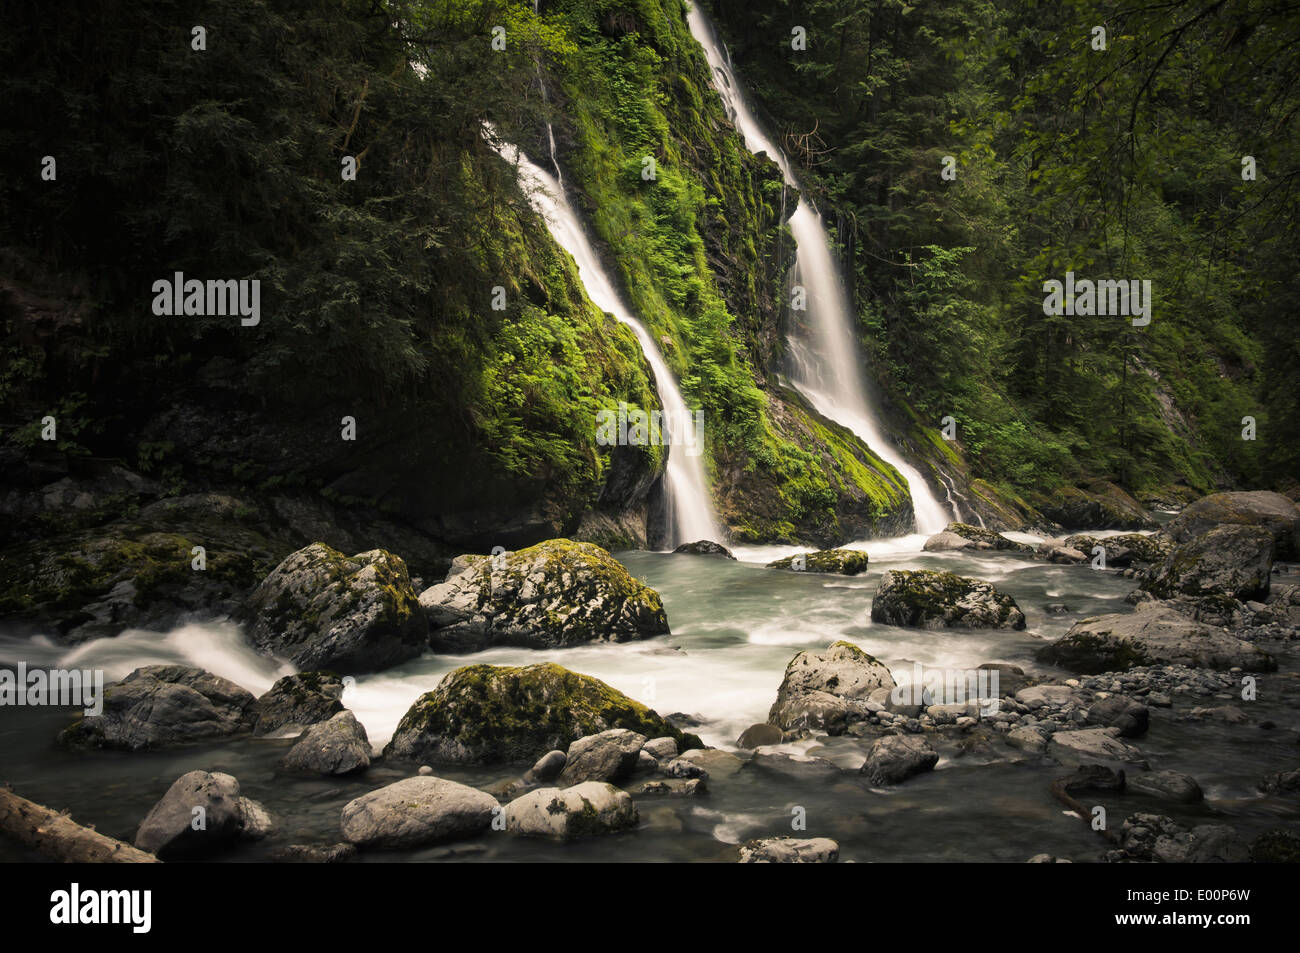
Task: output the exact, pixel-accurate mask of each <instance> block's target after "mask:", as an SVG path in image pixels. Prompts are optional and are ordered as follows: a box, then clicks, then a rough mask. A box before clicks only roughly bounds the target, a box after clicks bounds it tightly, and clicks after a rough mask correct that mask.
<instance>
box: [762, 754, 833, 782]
mask: <svg viewBox="0 0 1300 953" xmlns="http://www.w3.org/2000/svg"><path fill="white" fill-rule="evenodd" d="M751 769H752V770H758V771H762V772H764V773H765V774H774V775H778V776H779V777H782V778H787V779H789V780H791V781H798V782H803V783H812V784H825V783H828V782H831V781H834V780H836V779H838V778H839V777H840V775H841V773H842V772H841V771H840V769H839V767H838V766H837V765H835V764H834V763H833V762H831V761H827V760H826V759H824V758H794V757H791V756H790V755H788V754H785V753H783V752H780V751H760V752H758V753H757V754H756V755H754V757H752V758H751V759H750V760H749V762H748V764H747V766H746V770H751Z"/></svg>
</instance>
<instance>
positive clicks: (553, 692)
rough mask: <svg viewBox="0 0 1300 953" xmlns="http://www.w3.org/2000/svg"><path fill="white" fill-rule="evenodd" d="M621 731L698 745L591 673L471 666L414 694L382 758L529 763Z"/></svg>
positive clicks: (685, 745) (555, 668)
mask: <svg viewBox="0 0 1300 953" xmlns="http://www.w3.org/2000/svg"><path fill="white" fill-rule="evenodd" d="M611 728H626V729H628V730H629V731H634V732H637V733H638V734H641V735H643V736H645V737H648V738H659V737H663V736H668V737H672V738H674V739H676V740H677V742H678V744H679V745H680V746H681V747H683V748H697V747H703V745H702V744H701V743H700V740H699V739H698V738H697V737H695V736H694V735H684V734H682V732H681V731H679V730H678V729H677V728H675V727H673V725H671V724H669V723H668V722H667V721H666V720H664V719H663V718H660V717H659V715H658V714H656V713H655V712H654V711H652V710H651V709H649V708H647V707H646V706H645V705H642V704H641V703H640V702H638V701H634V700H633V699H631V698H629V697H628V696H626V695H624V694H623V693H622V692H620V691H617V690H615V689H613V688H610V687H609V686H608V685H606V684H605V683H604V682H602V681H600V680H599V679H597V678H592V677H591V676H590V675H580V674H578V673H576V672H571V671H569V670H568V669H565V668H561V667H560V666H558V665H555V664H553V663H543V664H538V665H529V666H526V667H523V668H515V667H511V666H500V665H470V666H466V667H465V668H458V669H456V670H455V671H454V672H451V673H450V674H448V675H447V676H445V677H444V678H443V680H442V682H441V683H440V684H439V685H438V687H437V688H435V689H434V690H433V691H431V692H427V693H426V694H424V695H422V696H420V698H419V699H417V700H416V702H415V704H414V705H412V706H411V709H410V710H409V711H408V712H407V713H406V715H405V716H403V718H402V720H401V722H399V723H398V726H397V730H396V731H395V732H394V733H393V738H392V740H391V741H390V742H389V743H388V746H387V747H386V748H385V749H384V756H385V757H389V758H396V759H401V760H409V761H426V760H427V761H448V762H458V763H490V762H498V761H525V762H527V761H532V760H534V759H536V758H538V757H540V756H541V755H542V754H544V753H545V752H547V751H551V750H554V749H561V750H567V749H568V747H569V745H571V744H572V743H573V742H574V741H576V740H578V739H579V738H584V737H586V736H587V735H595V734H599V733H600V732H602V731H608V730H610V729H611Z"/></svg>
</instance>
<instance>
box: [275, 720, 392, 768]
mask: <svg viewBox="0 0 1300 953" xmlns="http://www.w3.org/2000/svg"><path fill="white" fill-rule="evenodd" d="M282 763H283V765H284V767H285V768H286V769H287V770H289V771H301V772H303V773H306V774H326V775H337V774H352V773H353V772H355V771H364V770H365V769H366V768H368V767H370V739H369V738H367V737H366V729H365V728H364V727H362V725H361V722H359V721H357V719H356V716H354V715H353V714H352V712H350V711H341V712H339V713H338V714H336V715H335V716H334V717H333V718H331V719H330V720H329V721H323V722H321V723H320V724H318V725H312V726H311V727H310V728H308V729H307V730H306V731H305V732H303V734H302V737H300V738H299V739H298V743H297V744H295V745H294V746H293V747H292V748H290V749H289V753H288V754H286V755H285V756H284V761H283V762H282Z"/></svg>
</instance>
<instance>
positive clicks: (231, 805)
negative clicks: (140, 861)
mask: <svg viewBox="0 0 1300 953" xmlns="http://www.w3.org/2000/svg"><path fill="white" fill-rule="evenodd" d="M270 825H271V821H270V816H269V815H268V814H267V813H266V810H265V809H264V808H263V807H262V806H261V805H260V804H258V803H257V802H256V801H251V800H249V799H248V798H246V797H242V796H241V795H240V791H239V782H238V781H237V780H235V778H234V777H232V776H231V775H229V774H221V773H211V774H210V773H208V772H207V771H191V772H189V773H188V774H184V775H181V777H179V778H177V779H176V781H175V782H174V783H173V784H172V786H171V787H170V788H168V789H167V793H166V794H164V795H163V797H162V799H161V800H160V801H159V802H158V803H157V804H155V805H154V806H153V808H152V809H151V810H150V811H149V813H148V815H146V817H145V819H144V820H143V821H142V822H141V823H140V828H139V830H138V831H137V832H136V835H135V846H136V847H138V848H140V849H141V850H144V851H149V852H150V853H152V854H156V855H157V856H158V857H159V858H160V859H162V860H175V859H185V858H193V857H200V856H204V855H208V854H212V853H214V852H216V851H219V850H222V849H224V848H227V847H230V846H231V845H233V844H234V843H235V842H236V841H238V840H241V839H250V840H256V839H259V838H261V837H264V836H266V834H267V833H268V832H269V829H270Z"/></svg>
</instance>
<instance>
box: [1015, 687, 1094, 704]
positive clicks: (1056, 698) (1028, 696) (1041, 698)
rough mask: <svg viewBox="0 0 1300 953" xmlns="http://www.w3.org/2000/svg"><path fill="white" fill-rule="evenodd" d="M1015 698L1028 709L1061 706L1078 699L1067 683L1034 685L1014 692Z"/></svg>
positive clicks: (1076, 693) (1077, 694) (1075, 692)
mask: <svg viewBox="0 0 1300 953" xmlns="http://www.w3.org/2000/svg"><path fill="white" fill-rule="evenodd" d="M1015 699H1016V701H1018V702H1019V703H1020V704H1022V705H1024V706H1025V707H1026V708H1029V709H1037V708H1061V707H1064V706H1065V705H1068V704H1070V703H1071V702H1078V701H1079V693H1078V692H1077V691H1075V690H1074V689H1073V688H1071V687H1070V686H1069V685H1035V686H1033V687H1032V688H1023V689H1021V690H1020V691H1018V692H1016V694H1015Z"/></svg>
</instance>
